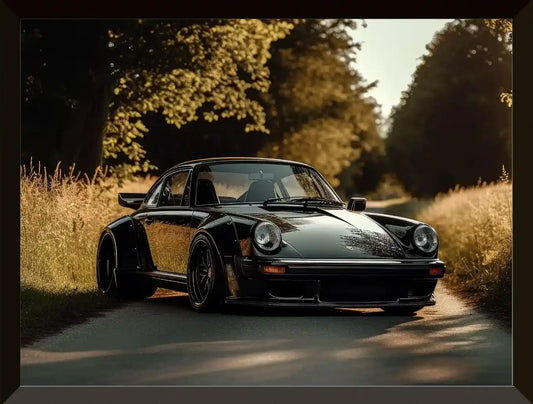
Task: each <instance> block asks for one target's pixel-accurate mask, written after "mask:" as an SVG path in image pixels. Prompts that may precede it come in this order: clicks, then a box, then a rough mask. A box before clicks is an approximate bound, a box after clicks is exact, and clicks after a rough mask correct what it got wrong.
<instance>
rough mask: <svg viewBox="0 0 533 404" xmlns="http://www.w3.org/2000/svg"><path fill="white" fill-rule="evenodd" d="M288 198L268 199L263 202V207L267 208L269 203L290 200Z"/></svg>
mask: <svg viewBox="0 0 533 404" xmlns="http://www.w3.org/2000/svg"><path fill="white" fill-rule="evenodd" d="M290 199H291V198H290V197H282V198H268V199H265V200H264V201H263V206H267V205H268V204H269V203H270V202H280V201H285V200H290Z"/></svg>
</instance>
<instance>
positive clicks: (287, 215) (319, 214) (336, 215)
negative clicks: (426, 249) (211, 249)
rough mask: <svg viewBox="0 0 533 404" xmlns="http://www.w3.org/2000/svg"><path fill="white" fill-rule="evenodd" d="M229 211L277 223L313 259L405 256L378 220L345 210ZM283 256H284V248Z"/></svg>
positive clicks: (249, 208) (289, 240)
mask: <svg viewBox="0 0 533 404" xmlns="http://www.w3.org/2000/svg"><path fill="white" fill-rule="evenodd" d="M225 210H226V212H227V213H228V214H231V215H234V216H240V217H243V218H248V219H253V220H254V221H260V220H267V221H270V222H272V223H275V224H276V225H277V226H278V227H279V228H280V230H281V232H282V237H283V240H284V241H285V242H287V243H288V244H289V245H290V247H292V248H293V249H295V250H296V251H297V252H298V254H299V255H301V256H302V257H304V258H309V259H349V258H404V257H405V253H404V251H403V249H402V248H401V247H400V245H399V244H398V242H397V241H396V240H394V239H393V237H392V236H391V235H390V234H389V233H388V232H387V231H385V230H384V229H383V228H382V227H381V226H380V225H379V224H377V223H376V222H375V221H374V220H372V219H370V218H369V217H367V216H365V215H364V214H361V213H356V212H351V211H347V210H345V209H327V208H320V207H308V208H305V209H304V208H301V209H298V208H293V207H291V208H281V207H266V208H265V207H262V206H247V207H242V206H239V207H231V208H229V209H225ZM279 255H280V256H281V255H283V249H282V250H281V251H280V253H279Z"/></svg>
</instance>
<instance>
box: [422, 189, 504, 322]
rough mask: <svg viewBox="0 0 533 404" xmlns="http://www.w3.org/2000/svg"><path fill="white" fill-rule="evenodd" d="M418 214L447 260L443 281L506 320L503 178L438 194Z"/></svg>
mask: <svg viewBox="0 0 533 404" xmlns="http://www.w3.org/2000/svg"><path fill="white" fill-rule="evenodd" d="M417 218H418V219H419V220H421V221H423V222H426V223H429V224H431V225H432V226H433V227H434V228H435V230H437V232H438V234H439V238H440V257H441V258H442V259H443V260H444V261H446V265H447V273H446V275H445V281H446V282H447V283H448V284H450V285H451V286H452V287H454V288H455V289H457V290H460V291H462V292H463V293H464V294H465V295H466V296H470V297H472V298H473V299H475V300H476V301H477V302H478V303H479V304H481V305H482V306H485V307H487V308H488V309H490V310H491V311H493V312H496V313H498V314H499V315H501V316H503V317H505V319H507V320H508V319H510V315H511V301H512V295H511V265H512V246H513V244H512V186H511V184H509V183H508V182H507V180H504V181H502V182H499V183H492V184H485V183H483V184H480V185H478V186H476V187H472V188H456V189H455V190H453V191H450V192H448V193H447V194H441V195H438V196H437V197H436V198H435V201H434V203H432V204H431V205H430V206H428V207H426V208H425V209H423V210H421V211H420V212H419V214H418V215H417Z"/></svg>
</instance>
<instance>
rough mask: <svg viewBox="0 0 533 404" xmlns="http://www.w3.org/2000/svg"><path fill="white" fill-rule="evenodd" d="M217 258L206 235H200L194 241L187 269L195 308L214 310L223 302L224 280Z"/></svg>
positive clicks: (191, 303)
mask: <svg viewBox="0 0 533 404" xmlns="http://www.w3.org/2000/svg"><path fill="white" fill-rule="evenodd" d="M217 258H218V257H217V255H216V253H215V252H214V251H213V248H212V247H211V243H210V241H209V240H208V238H207V237H206V236H204V235H200V236H198V237H197V238H196V239H195V240H194V241H193V243H192V245H191V254H190V257H189V265H188V270H187V291H188V294H189V303H190V305H191V307H192V308H193V309H194V310H197V311H213V310H215V309H218V308H219V307H220V306H221V304H222V300H223V297H224V281H223V279H222V275H221V270H220V264H219V263H218V260H217Z"/></svg>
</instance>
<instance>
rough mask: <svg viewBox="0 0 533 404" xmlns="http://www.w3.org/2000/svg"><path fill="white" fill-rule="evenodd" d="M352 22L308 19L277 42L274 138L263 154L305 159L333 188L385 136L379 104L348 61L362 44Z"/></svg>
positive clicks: (272, 110)
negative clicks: (379, 119)
mask: <svg viewBox="0 0 533 404" xmlns="http://www.w3.org/2000/svg"><path fill="white" fill-rule="evenodd" d="M350 27H351V28H354V27H355V24H354V22H353V21H346V20H306V21H305V23H303V24H299V25H297V26H296V27H295V28H294V29H293V30H292V31H291V34H290V36H289V37H288V38H287V39H285V40H284V41H282V42H278V43H276V44H275V45H274V46H273V51H274V52H275V56H274V57H273V61H272V62H271V67H272V83H273V89H272V90H271V91H270V93H269V96H270V97H269V99H268V103H269V104H270V106H269V117H268V118H269V119H268V122H269V127H270V128H271V130H272V137H273V140H272V142H271V143H270V144H268V145H267V146H266V147H264V148H263V149H262V150H260V152H259V156H264V157H278V158H285V159H289V160H298V161H303V162H306V163H308V164H311V165H312V166H314V167H316V168H317V169H318V170H319V171H320V172H321V173H322V174H324V176H325V177H326V178H327V180H328V181H329V182H330V183H331V184H333V185H334V186H337V185H339V178H338V176H339V174H340V173H341V172H342V171H343V170H344V169H346V168H347V167H349V166H350V165H351V164H353V163H354V162H355V161H356V160H357V159H358V158H359V156H360V155H361V152H362V150H363V149H367V150H370V149H373V148H374V147H375V146H376V144H375V143H376V142H375V140H377V143H380V142H379V141H380V140H381V139H380V138H379V136H378V133H377V130H376V119H377V115H376V112H375V111H374V109H375V107H376V104H375V102H374V101H373V100H371V99H368V98H366V97H365V93H366V91H367V90H368V89H369V88H370V87H371V86H366V85H365V84H364V82H363V79H362V78H361V77H360V75H359V74H358V72H357V71H356V70H355V69H354V68H353V66H352V65H351V64H350V61H352V60H354V58H355V50H356V49H358V44H356V43H354V42H353V39H352V38H351V37H350V36H349V35H347V28H350Z"/></svg>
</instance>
